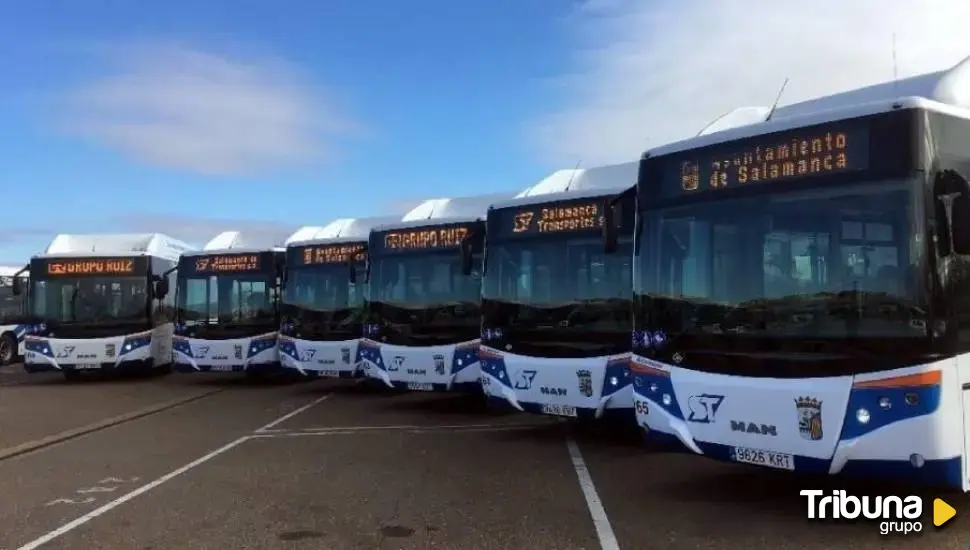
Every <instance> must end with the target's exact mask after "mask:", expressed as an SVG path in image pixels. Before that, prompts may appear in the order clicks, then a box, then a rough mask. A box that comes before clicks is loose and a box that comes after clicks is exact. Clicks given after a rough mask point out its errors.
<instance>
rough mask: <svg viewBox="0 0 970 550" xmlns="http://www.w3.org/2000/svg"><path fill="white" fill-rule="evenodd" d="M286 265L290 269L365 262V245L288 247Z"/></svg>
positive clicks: (340, 244) (339, 244)
mask: <svg viewBox="0 0 970 550" xmlns="http://www.w3.org/2000/svg"><path fill="white" fill-rule="evenodd" d="M286 261H287V264H288V265H289V266H291V267H307V266H315V265H319V266H324V265H334V264H346V263H348V262H350V261H354V262H366V261H367V243H365V242H355V243H335V244H312V245H306V246H294V247H290V248H289V250H288V251H287V258H286Z"/></svg>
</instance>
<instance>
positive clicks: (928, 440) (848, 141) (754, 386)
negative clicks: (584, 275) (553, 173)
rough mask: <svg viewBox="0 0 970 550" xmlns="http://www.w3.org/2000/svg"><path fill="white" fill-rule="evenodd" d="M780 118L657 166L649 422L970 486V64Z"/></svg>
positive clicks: (877, 471) (647, 230)
mask: <svg viewBox="0 0 970 550" xmlns="http://www.w3.org/2000/svg"><path fill="white" fill-rule="evenodd" d="M762 112H763V113H765V115H766V116H764V117H762V119H761V121H760V122H756V123H753V124H749V125H745V126H740V127H736V128H729V129H723V130H720V131H716V132H710V133H707V134H706V135H702V136H699V137H697V138H694V139H689V140H686V141H682V142H678V143H674V144H671V145H667V146H663V147H660V148H657V149H654V150H651V151H650V152H649V153H647V154H646V155H644V157H643V160H642V161H641V166H640V179H639V182H638V191H637V197H638V199H637V202H638V204H637V218H638V219H637V227H638V232H637V235H636V243H635V252H634V262H635V263H634V270H635V275H634V300H635V308H634V333H633V341H634V358H633V365H632V370H633V378H634V400H635V410H636V416H637V420H638V422H639V423H640V425H641V426H642V427H643V428H644V430H646V434H647V437H649V438H652V439H655V440H662V441H667V442H670V443H673V444H675V445H677V446H680V447H681V448H684V449H687V450H689V451H690V452H694V453H698V454H702V455H705V456H709V457H711V458H715V459H719V460H725V461H733V462H738V463H745V464H753V465H757V466H761V467H768V468H775V469H780V470H792V471H798V472H811V473H826V474H852V475H867V476H873V475H874V476H885V477H893V478H899V479H906V480H910V481H914V482H920V483H926V484H932V485H945V486H950V487H955V488H960V489H963V490H964V491H967V490H970V460H968V459H970V452H968V448H967V445H968V442H970V392H968V390H970V365H968V364H967V363H968V355H967V354H968V352H970V339H968V337H967V329H966V326H967V319H968V318H970V276H968V274H970V270H968V257H970V183H968V180H967V178H968V176H970V149H968V147H967V143H968V142H970V59H968V60H965V61H963V62H962V63H960V64H959V65H957V66H955V67H953V68H952V69H949V70H946V71H940V72H937V73H931V74H925V75H920V76H916V77H912V78H908V79H905V80H900V81H897V82H890V83H885V84H879V85H875V86H870V87H868V88H863V89H859V90H852V91H849V92H845V93H841V94H836V95H833V96H828V97H824V98H820V99H817V100H812V101H806V102H803V103H798V104H794V105H790V106H787V107H782V108H779V109H777V110H773V111H772V110H770V109H764V110H762Z"/></svg>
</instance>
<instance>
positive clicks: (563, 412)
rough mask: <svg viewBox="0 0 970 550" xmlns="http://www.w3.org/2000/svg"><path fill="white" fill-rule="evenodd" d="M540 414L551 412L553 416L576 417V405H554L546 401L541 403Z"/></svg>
mask: <svg viewBox="0 0 970 550" xmlns="http://www.w3.org/2000/svg"><path fill="white" fill-rule="evenodd" d="M542 414H551V415H553V416H569V417H573V418H575V417H576V407H572V406H569V405H555V404H552V403H546V404H544V405H542Z"/></svg>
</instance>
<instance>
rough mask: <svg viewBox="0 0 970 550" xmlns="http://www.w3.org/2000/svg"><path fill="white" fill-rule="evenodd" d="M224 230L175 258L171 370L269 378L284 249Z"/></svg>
mask: <svg viewBox="0 0 970 550" xmlns="http://www.w3.org/2000/svg"><path fill="white" fill-rule="evenodd" d="M272 237H273V236H272V235H269V236H267V235H258V236H256V237H255V240H253V238H251V237H250V236H249V235H246V236H243V235H242V234H241V233H240V232H238V231H224V232H222V233H220V234H219V235H217V236H216V237H214V238H213V239H212V240H211V241H209V242H208V243H207V244H206V245H205V247H203V249H202V250H201V251H197V252H190V253H187V254H183V255H182V257H181V258H180V259H179V275H178V285H177V290H176V302H177V305H178V314H177V318H176V325H175V332H176V334H175V340H174V345H173V350H174V354H175V370H176V371H177V372H180V373H185V374H190V373H195V372H245V373H247V374H249V375H262V374H269V373H273V372H276V371H278V370H279V364H280V362H279V353H278V349H277V332H278V330H279V323H280V318H279V285H280V282H281V278H282V277H281V275H282V268H283V257H284V256H283V255H284V252H285V251H284V249H283V248H282V247H273V246H271V245H268V244H266V241H270V240H272Z"/></svg>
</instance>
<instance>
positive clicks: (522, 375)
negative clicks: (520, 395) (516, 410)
mask: <svg viewBox="0 0 970 550" xmlns="http://www.w3.org/2000/svg"><path fill="white" fill-rule="evenodd" d="M535 379H536V371H534V370H520V371H519V372H518V374H517V375H516V377H515V385H514V386H513V387H514V388H515V389H517V390H530V389H532V382H533V381H534V380H535Z"/></svg>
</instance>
